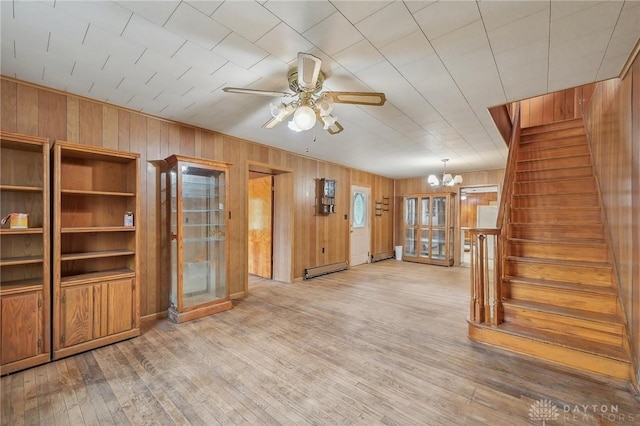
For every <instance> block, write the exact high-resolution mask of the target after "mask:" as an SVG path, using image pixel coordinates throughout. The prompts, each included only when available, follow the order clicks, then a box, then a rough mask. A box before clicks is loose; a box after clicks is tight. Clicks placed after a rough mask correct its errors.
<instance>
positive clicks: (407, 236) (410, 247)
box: [404, 197, 418, 256]
mask: <svg viewBox="0 0 640 426" xmlns="http://www.w3.org/2000/svg"><path fill="white" fill-rule="evenodd" d="M417 240H418V198H417V197H408V198H405V200H404V254H406V255H407V256H417Z"/></svg>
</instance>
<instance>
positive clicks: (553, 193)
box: [512, 180, 595, 198]
mask: <svg viewBox="0 0 640 426" xmlns="http://www.w3.org/2000/svg"><path fill="white" fill-rule="evenodd" d="M525 182H538V181H531V180H530V181H516V183H525ZM540 182H542V181H540ZM555 195H557V196H563V197H565V196H567V195H595V194H594V193H593V192H557V191H556V192H552V193H547V194H542V193H539V192H536V193H533V194H529V193H518V194H512V196H513V197H520V198H522V197H553V196H555Z"/></svg>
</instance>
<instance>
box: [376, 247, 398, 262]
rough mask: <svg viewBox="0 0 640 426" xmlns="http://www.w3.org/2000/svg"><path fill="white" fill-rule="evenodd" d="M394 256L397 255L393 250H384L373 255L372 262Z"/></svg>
mask: <svg viewBox="0 0 640 426" xmlns="http://www.w3.org/2000/svg"><path fill="white" fill-rule="evenodd" d="M394 257H395V254H394V253H393V250H391V251H383V252H382V253H375V254H374V255H372V256H371V263H373V262H377V261H379V260H385V259H393V258H394Z"/></svg>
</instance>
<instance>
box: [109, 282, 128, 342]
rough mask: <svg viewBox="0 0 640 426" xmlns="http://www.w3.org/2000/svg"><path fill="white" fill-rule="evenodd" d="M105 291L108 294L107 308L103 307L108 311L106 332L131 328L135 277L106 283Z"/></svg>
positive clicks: (112, 332) (118, 331) (113, 332)
mask: <svg viewBox="0 0 640 426" xmlns="http://www.w3.org/2000/svg"><path fill="white" fill-rule="evenodd" d="M103 291H106V296H107V297H106V299H107V300H106V304H107V305H106V309H103V312H105V313H106V325H107V326H106V334H107V335H110V334H116V333H120V332H123V331H127V330H131V329H132V328H133V316H134V311H133V310H134V306H135V303H134V302H135V300H134V294H135V289H134V287H133V279H130V278H129V279H124V280H118V281H112V282H109V283H105V284H103ZM103 300H104V299H103ZM103 308H104V307H103Z"/></svg>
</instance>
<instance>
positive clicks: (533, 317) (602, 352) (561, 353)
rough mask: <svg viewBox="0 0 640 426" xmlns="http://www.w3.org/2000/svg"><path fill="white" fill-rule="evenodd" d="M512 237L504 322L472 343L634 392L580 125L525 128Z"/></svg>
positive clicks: (480, 331)
mask: <svg viewBox="0 0 640 426" xmlns="http://www.w3.org/2000/svg"><path fill="white" fill-rule="evenodd" d="M518 148H519V149H518V151H517V166H516V169H515V170H516V171H515V173H516V176H515V180H514V185H513V191H512V195H511V204H510V216H509V220H508V226H507V228H508V229H503V230H502V232H503V234H504V233H505V232H506V238H505V239H504V242H505V247H504V251H503V253H504V255H505V257H504V262H503V289H502V291H503V320H504V322H502V323H501V324H499V325H498V326H497V327H490V326H488V325H485V324H476V323H470V327H469V336H470V338H471V339H473V340H478V341H482V342H485V343H489V344H493V345H496V346H500V347H503V348H506V349H510V350H512V351H515V352H519V353H523V354H527V355H531V356H535V357H538V358H542V359H545V360H547V361H552V362H555V363H559V364H562V365H564V366H568V367H572V368H577V369H580V370H583V371H588V372H591V373H597V374H601V375H605V376H608V377H611V378H615V379H620V380H624V381H626V382H629V383H631V384H632V385H633V386H634V387H635V380H634V374H633V367H632V363H631V355H630V349H629V338H628V335H627V327H626V325H625V320H624V318H625V316H624V313H623V311H622V307H621V303H620V298H619V297H618V285H617V278H616V274H615V271H614V267H613V259H612V255H611V249H610V247H609V244H608V240H607V238H606V235H605V229H604V220H603V211H602V206H601V200H600V195H599V191H598V187H597V182H596V179H595V175H594V172H593V169H592V166H591V157H590V150H589V146H588V143H587V138H586V135H585V130H584V126H583V122H582V120H581V119H576V120H568V121H562V122H558V123H553V124H548V125H542V126H536V127H530V128H526V129H522V133H521V138H520V145H519V147H518Z"/></svg>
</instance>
